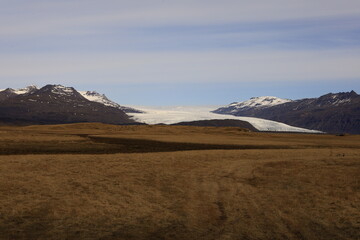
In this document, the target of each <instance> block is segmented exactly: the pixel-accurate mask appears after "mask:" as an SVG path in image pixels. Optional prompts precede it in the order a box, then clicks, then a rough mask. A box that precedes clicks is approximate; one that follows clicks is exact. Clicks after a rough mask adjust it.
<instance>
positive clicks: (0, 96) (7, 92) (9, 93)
mask: <svg viewBox="0 0 360 240" xmlns="http://www.w3.org/2000/svg"><path fill="white" fill-rule="evenodd" d="M36 90H38V88H37V87H36V86H35V85H32V86H28V87H25V88H19V89H12V88H7V89H2V90H0V101H2V100H4V99H7V98H11V97H15V96H17V95H26V94H31V93H33V92H34V91H36Z"/></svg>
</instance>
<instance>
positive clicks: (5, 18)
mask: <svg viewBox="0 0 360 240" xmlns="http://www.w3.org/2000/svg"><path fill="white" fill-rule="evenodd" d="M33 84H35V85H37V86H40V87H41V86H44V85H46V84H62V85H66V86H73V87H75V88H76V89H78V90H96V91H98V92H101V93H105V94H106V95H107V96H108V97H109V98H110V99H112V100H115V101H116V102H118V103H120V104H122V105H158V106H159V105H223V104H228V103H231V102H235V101H243V100H247V99H248V98H250V97H255V96H264V95H266V96H277V97H282V98H290V99H299V98H307V97H318V96H320V95H323V94H326V93H329V92H344V91H351V90H355V91H356V92H358V93H359V92H360V1H359V0H272V1H269V0H252V1H250V0H63V1H55V0H0V89H3V88H7V87H11V88H20V87H24V86H27V85H33Z"/></svg>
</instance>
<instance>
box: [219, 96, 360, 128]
mask: <svg viewBox="0 0 360 240" xmlns="http://www.w3.org/2000/svg"><path fill="white" fill-rule="evenodd" d="M241 104H242V103H237V106H240V105H241ZM213 112H214V113H218V114H230V115H234V116H247V117H258V118H264V119H269V120H273V121H278V122H283V123H286V124H289V125H292V126H297V127H302V128H308V129H316V130H320V131H324V132H329V133H344V132H345V133H353V134H359V133H360V96H359V95H358V94H357V93H356V92H354V91H351V92H340V93H329V94H326V95H323V96H321V97H319V98H307V99H300V100H296V101H291V100H289V101H287V102H284V103H280V104H276V105H272V106H265V107H264V106H263V107H261V106H258V105H254V106H251V107H247V108H238V109H236V108H234V106H233V104H230V105H228V106H226V107H222V108H219V109H216V110H215V111H213Z"/></svg>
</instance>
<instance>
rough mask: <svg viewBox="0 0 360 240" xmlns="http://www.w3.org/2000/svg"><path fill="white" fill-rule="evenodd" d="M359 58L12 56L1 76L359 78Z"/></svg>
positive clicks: (299, 54)
mask: <svg viewBox="0 0 360 240" xmlns="http://www.w3.org/2000/svg"><path fill="white" fill-rule="evenodd" d="M359 62H360V49H356V50H354V49H351V50H343V49H342V50H326V51H325V50H324V51H270V50H262V51H258V50H254V51H253V50H249V49H248V50H241V51H210V52H209V51H206V52H161V53H151V52H150V53H125V54H120V53H119V54H117V53H111V54H110V53H109V54H84V55H76V56H73V55H72V54H71V53H68V54H57V55H51V54H45V55H31V56H23V55H18V56H14V55H11V56H5V57H2V58H1V59H0V66H1V71H0V79H3V80H4V81H5V80H6V79H21V78H23V79H38V80H46V79H47V80H48V81H49V80H50V79H53V80H59V81H64V80H67V81H69V82H73V83H75V82H76V83H80V82H81V83H86V82H96V81H101V82H102V83H109V84H110V83H131V82H138V83H151V82H157V83H161V82H164V83H165V82H166V83H168V82H184V83H186V82H187V83H192V82H198V83H199V82H200V83H201V82H204V83H205V82H222V81H223V82H249V81H252V82H256V81H287V82H289V81H313V80H320V81H325V80H334V79H354V78H359V77H360V68H359V66H358V63H359ZM3 80H2V81H3Z"/></svg>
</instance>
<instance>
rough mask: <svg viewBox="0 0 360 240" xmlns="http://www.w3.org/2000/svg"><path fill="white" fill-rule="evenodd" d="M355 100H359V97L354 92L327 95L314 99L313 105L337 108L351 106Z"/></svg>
mask: <svg viewBox="0 0 360 240" xmlns="http://www.w3.org/2000/svg"><path fill="white" fill-rule="evenodd" d="M357 99H359V95H358V94H357V93H356V92H355V91H351V92H339V93H328V94H325V95H323V96H321V97H319V98H318V99H315V104H317V105H318V106H319V107H322V106H338V105H346V104H351V103H353V102H354V101H356V100H357Z"/></svg>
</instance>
